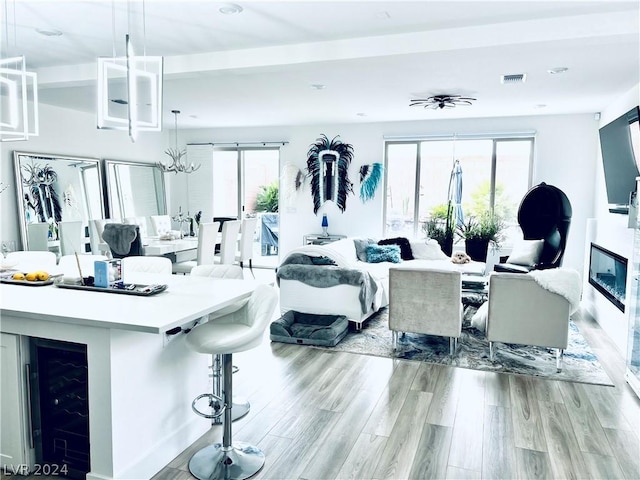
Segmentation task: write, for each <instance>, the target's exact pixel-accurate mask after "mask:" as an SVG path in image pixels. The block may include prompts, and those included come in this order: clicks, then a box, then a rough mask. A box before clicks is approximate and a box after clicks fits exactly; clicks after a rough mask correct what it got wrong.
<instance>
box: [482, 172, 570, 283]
mask: <svg viewBox="0 0 640 480" xmlns="http://www.w3.org/2000/svg"><path fill="white" fill-rule="evenodd" d="M571 214H572V211H571V202H569V199H568V198H567V196H566V195H565V193H564V192H563V191H562V190H560V189H559V188H558V187H554V186H553V185H547V184H546V183H544V182H542V183H540V184H539V185H536V186H535V187H532V188H531V189H530V190H529V191H528V192H527V193H526V194H525V196H524V197H523V199H522V201H521V202H520V207H518V223H519V224H520V227H521V228H522V234H523V237H524V239H525V240H544V244H543V247H542V253H541V254H540V260H539V261H538V263H536V264H535V265H532V266H522V265H515V264H511V263H507V262H506V261H505V263H498V264H496V265H495V266H494V268H493V269H494V271H496V272H514V273H527V272H529V271H531V270H542V269H547V268H557V267H559V266H561V265H562V258H563V257H564V251H565V248H566V245H567V236H568V234H569V226H570V225H571ZM505 260H506V259H505Z"/></svg>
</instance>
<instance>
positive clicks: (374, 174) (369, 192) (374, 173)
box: [360, 163, 384, 203]
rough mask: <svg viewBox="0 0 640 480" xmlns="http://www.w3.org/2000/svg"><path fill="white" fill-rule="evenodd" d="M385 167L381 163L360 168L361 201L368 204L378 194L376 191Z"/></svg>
mask: <svg viewBox="0 0 640 480" xmlns="http://www.w3.org/2000/svg"><path fill="white" fill-rule="evenodd" d="M383 171H384V167H383V166H382V164H381V163H372V164H371V165H362V166H361V167H360V200H362V202H363V203H364V202H367V201H369V200H371V199H372V198H373V197H374V195H375V194H376V189H377V188H378V184H379V183H380V179H381V178H382V172H383Z"/></svg>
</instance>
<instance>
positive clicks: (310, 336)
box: [269, 310, 349, 347]
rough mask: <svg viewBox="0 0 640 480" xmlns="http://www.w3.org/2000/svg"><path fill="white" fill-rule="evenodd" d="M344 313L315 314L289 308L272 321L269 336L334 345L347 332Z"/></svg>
mask: <svg viewBox="0 0 640 480" xmlns="http://www.w3.org/2000/svg"><path fill="white" fill-rule="evenodd" d="M348 328H349V321H348V320H347V317H346V316H344V315H315V314H311V313H301V312H295V311H293V310H289V311H288V312H287V313H285V314H284V315H283V316H282V317H280V318H279V319H278V320H275V321H274V322H272V323H271V327H270V335H269V338H270V339H271V341H274V342H283V343H297V344H299V345H320V346H323V347H333V346H335V345H336V344H337V343H338V342H339V341H340V340H342V338H343V337H344V336H345V335H346V334H347V330H348Z"/></svg>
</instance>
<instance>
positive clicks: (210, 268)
mask: <svg viewBox="0 0 640 480" xmlns="http://www.w3.org/2000/svg"><path fill="white" fill-rule="evenodd" d="M216 223H217V222H216ZM202 225H203V224H202V223H201V224H200V227H202ZM216 233H217V229H216ZM198 240H199V238H198ZM211 252H213V250H211ZM191 276H192V277H211V278H228V279H233V280H243V279H244V272H243V271H242V268H240V266H238V265H197V266H195V267H193V269H192V270H191ZM243 303H244V302H240V303H239V304H234V305H229V306H228V307H225V308H222V309H220V310H218V311H216V312H213V313H210V314H209V316H208V318H209V321H211V320H213V319H216V318H219V317H223V316H225V315H227V314H228V313H229V312H233V311H235V310H237V309H238V308H239V306H241V305H242V304H243ZM233 370H234V373H235V372H236V371H237V367H233ZM211 377H212V378H213V397H217V398H220V396H221V395H222V355H213V363H212V365H211ZM216 405H218V404H216ZM250 409H251V404H250V403H249V401H248V400H245V399H237V398H234V400H233V410H232V411H233V421H234V422H235V421H236V420H238V419H239V418H242V417H244V416H245V415H246V414H247V413H249V410H250ZM212 416H213V415H212ZM211 424H212V425H220V424H222V419H221V418H220V415H215V416H213V419H212V421H211Z"/></svg>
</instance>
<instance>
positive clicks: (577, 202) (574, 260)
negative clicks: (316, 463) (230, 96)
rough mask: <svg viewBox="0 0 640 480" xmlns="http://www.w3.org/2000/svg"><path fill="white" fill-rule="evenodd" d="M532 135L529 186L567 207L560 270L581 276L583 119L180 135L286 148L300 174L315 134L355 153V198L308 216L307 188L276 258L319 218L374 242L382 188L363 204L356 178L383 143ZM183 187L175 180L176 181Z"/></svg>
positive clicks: (594, 129) (590, 161)
mask: <svg viewBox="0 0 640 480" xmlns="http://www.w3.org/2000/svg"><path fill="white" fill-rule="evenodd" d="M532 130H534V131H536V132H537V134H536V151H535V169H534V178H533V183H534V184H538V183H540V182H542V181H544V182H547V183H549V184H552V185H555V186H557V187H558V188H560V189H562V190H563V191H564V192H565V193H566V194H567V196H568V197H569V199H570V201H571V204H572V206H573V218H572V223H571V229H570V234H569V243H568V248H567V252H566V254H565V260H564V265H565V266H568V267H572V268H575V269H577V270H578V271H580V272H582V267H583V263H584V249H583V245H584V242H585V229H586V219H587V218H590V217H593V216H594V210H593V208H594V207H593V205H594V203H593V182H594V171H595V169H596V162H597V150H598V139H597V135H598V122H597V121H595V119H594V116H593V115H591V114H589V115H562V116H536V117H514V118H497V119H473V120H448V121H425V122H393V123H377V124H359V125H356V124H348V125H331V126H326V125H314V126H303V127H269V128H251V129H232V128H229V129H206V130H189V131H184V132H181V139H182V141H183V142H185V143H204V142H255V141H260V142H267V141H287V142H289V143H288V144H287V145H285V146H283V147H282V149H281V160H280V161H281V168H282V166H284V165H286V164H287V163H292V164H294V165H296V166H297V167H299V168H300V169H301V170H303V172H304V169H305V168H306V159H307V151H308V149H309V146H310V145H311V144H312V143H314V142H315V140H316V139H317V138H318V137H319V136H320V134H323V133H324V134H325V135H327V137H329V138H330V139H331V138H332V137H334V136H336V135H340V139H341V140H342V141H343V142H346V143H350V144H352V145H353V148H354V160H353V163H352V165H351V168H350V171H349V178H350V180H351V181H352V182H353V183H354V191H355V194H354V195H350V196H349V197H348V200H347V208H346V210H345V212H344V213H341V212H340V211H339V210H338V208H337V207H336V206H335V204H334V203H333V202H327V203H325V204H324V205H323V207H322V208H321V210H319V211H318V215H317V216H316V215H314V214H313V203H312V199H311V191H310V188H309V184H308V182H307V183H306V184H305V186H304V188H303V190H302V191H301V192H299V193H298V196H297V204H296V206H295V207H294V208H288V209H284V211H282V212H281V220H280V221H281V223H280V253H281V254H282V253H286V252H287V251H289V250H291V249H293V248H295V247H298V246H300V245H301V244H302V236H303V235H304V234H306V233H318V232H320V231H321V228H320V220H321V218H322V213H327V215H328V217H329V232H330V233H336V234H344V235H360V236H373V237H380V236H381V235H382V232H383V224H382V204H383V199H382V188H380V189H379V190H378V191H377V193H376V196H375V197H374V198H373V199H372V200H371V201H369V202H368V203H366V204H362V202H361V201H360V199H359V196H358V188H359V177H358V171H359V169H360V166H361V165H363V164H369V163H373V162H383V161H384V148H383V142H384V136H394V135H395V136H399V135H403V136H410V135H427V134H437V133H478V132H491V133H493V132H519V131H532ZM177 180H178V181H179V182H181V181H182V180H181V179H179V178H178V179H177ZM176 190H182V192H178V191H174V192H173V196H174V200H175V202H176V203H175V204H174V205H172V206H171V211H175V210H177V207H178V205H179V204H182V205H185V204H186V203H187V201H186V197H181V195H184V190H183V189H182V187H179V188H177V189H176Z"/></svg>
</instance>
